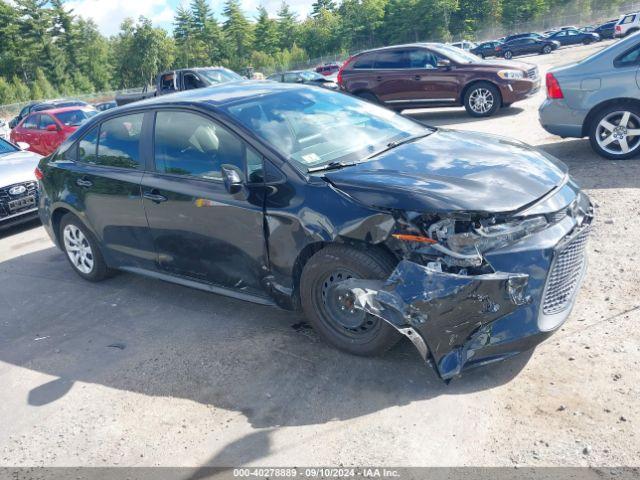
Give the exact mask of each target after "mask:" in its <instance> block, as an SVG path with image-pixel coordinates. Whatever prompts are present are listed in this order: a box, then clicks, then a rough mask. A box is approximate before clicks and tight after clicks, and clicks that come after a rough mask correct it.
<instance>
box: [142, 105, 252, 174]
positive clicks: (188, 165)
mask: <svg viewBox="0 0 640 480" xmlns="http://www.w3.org/2000/svg"><path fill="white" fill-rule="evenodd" d="M154 138H155V140H154V145H155V149H154V157H155V166H156V170H157V171H158V172H160V173H169V174H174V175H191V176H195V177H200V178H205V179H208V180H212V179H213V180H219V179H222V172H221V168H222V165H231V166H233V167H236V168H238V169H239V170H240V171H242V172H244V170H245V168H244V167H245V156H246V154H247V153H246V152H247V148H246V146H245V144H244V142H243V141H242V140H240V139H239V138H238V137H237V136H235V135H234V134H233V133H231V132H230V131H229V130H227V129H226V128H224V127H222V126H220V125H218V124H216V123H214V122H213V121H211V120H209V119H207V118H205V117H203V116H201V115H198V114H195V113H188V112H168V111H161V112H158V113H157V115H156V125H155V134H154Z"/></svg>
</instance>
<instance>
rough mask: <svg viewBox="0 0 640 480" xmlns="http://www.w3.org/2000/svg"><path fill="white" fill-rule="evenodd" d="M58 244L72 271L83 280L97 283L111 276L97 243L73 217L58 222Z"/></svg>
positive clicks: (70, 215) (65, 217) (68, 215)
mask: <svg viewBox="0 0 640 480" xmlns="http://www.w3.org/2000/svg"><path fill="white" fill-rule="evenodd" d="M59 235H60V237H59V238H60V244H61V245H62V248H63V250H64V253H65V254H66V255H67V260H69V263H70V264H71V266H72V267H73V270H74V271H75V272H76V273H77V274H78V275H80V276H81V277H82V278H84V279H85V280H88V281H90V282H99V281H100V280H104V279H105V278H107V277H108V276H110V275H111V273H112V271H111V270H110V269H109V268H108V267H107V264H106V262H105V261H104V258H103V257H102V253H101V252H100V248H99V247H98V243H97V242H96V240H95V238H94V237H93V235H92V234H91V232H90V231H89V230H88V229H87V227H85V226H84V224H83V223H82V222H81V221H80V220H79V219H78V218H77V217H76V216H74V215H72V214H69V213H68V214H66V215H65V216H64V217H62V220H61V221H60V233H59Z"/></svg>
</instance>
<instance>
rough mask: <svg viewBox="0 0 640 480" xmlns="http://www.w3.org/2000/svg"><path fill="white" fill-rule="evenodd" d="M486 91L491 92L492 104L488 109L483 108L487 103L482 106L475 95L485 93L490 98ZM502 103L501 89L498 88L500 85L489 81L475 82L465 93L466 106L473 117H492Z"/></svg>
mask: <svg viewBox="0 0 640 480" xmlns="http://www.w3.org/2000/svg"><path fill="white" fill-rule="evenodd" d="M482 91H484V92H482ZM476 92H478V93H476ZM486 92H489V93H490V98H491V106H490V107H489V108H488V109H487V110H483V108H485V107H486V106H487V104H484V107H481V106H480V105H479V104H478V103H477V102H476V101H474V97H475V96H476V95H480V94H483V95H484V96H485V97H486V98H487V100H488V98H489V95H487V94H486ZM501 105H502V95H500V90H498V87H496V86H495V85H493V84H492V83H489V82H477V83H474V84H472V85H471V86H470V87H469V88H467V90H466V92H465V94H464V108H465V109H466V110H467V113H468V114H469V115H471V116H472V117H490V116H491V115H493V114H494V113H496V112H497V111H498V109H499V108H500V106H501Z"/></svg>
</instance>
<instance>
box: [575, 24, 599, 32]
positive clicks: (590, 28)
mask: <svg viewBox="0 0 640 480" xmlns="http://www.w3.org/2000/svg"><path fill="white" fill-rule="evenodd" d="M578 30H580V31H581V32H585V33H593V32H595V31H596V27H595V25H587V26H585V27H580V28H579V29H578Z"/></svg>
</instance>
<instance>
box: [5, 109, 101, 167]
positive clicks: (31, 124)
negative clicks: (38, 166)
mask: <svg viewBox="0 0 640 480" xmlns="http://www.w3.org/2000/svg"><path fill="white" fill-rule="evenodd" d="M97 113H98V112H97V110H96V109H94V108H93V107H65V108H56V109H52V110H44V111H42V112H34V113H32V114H31V115H29V116H28V117H25V118H24V119H23V120H22V121H21V122H20V123H19V124H18V125H17V126H16V128H14V129H13V130H11V141H12V142H13V143H18V142H24V143H27V144H29V148H28V150H30V151H32V152H35V153H39V154H40V155H45V156H46V155H49V154H50V153H53V152H54V151H55V150H56V149H57V148H58V146H59V145H60V144H61V143H62V142H64V141H65V139H66V138H67V137H68V136H69V135H71V134H72V133H73V132H75V131H76V129H77V128H78V127H79V126H80V125H82V123H84V122H85V121H86V120H87V119H89V118H91V117H93V116H94V115H96V114H97Z"/></svg>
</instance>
